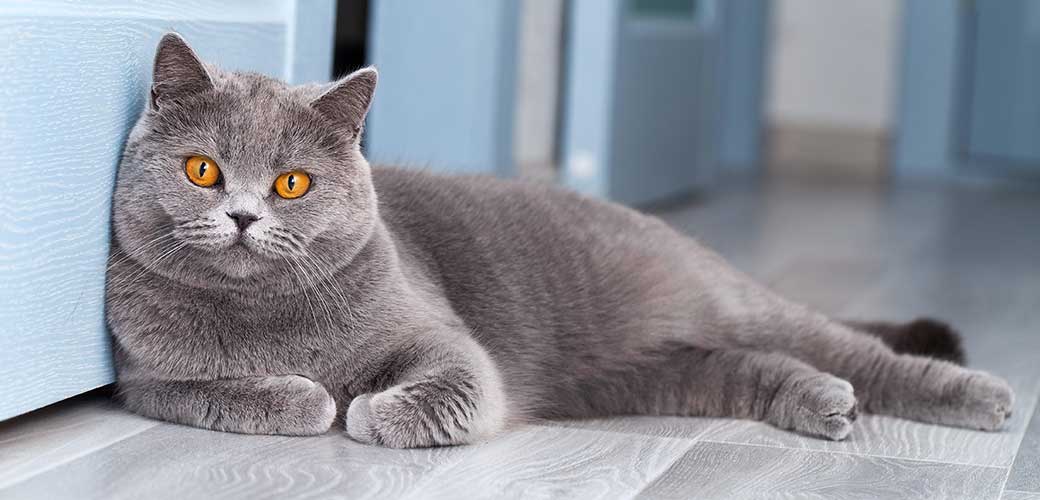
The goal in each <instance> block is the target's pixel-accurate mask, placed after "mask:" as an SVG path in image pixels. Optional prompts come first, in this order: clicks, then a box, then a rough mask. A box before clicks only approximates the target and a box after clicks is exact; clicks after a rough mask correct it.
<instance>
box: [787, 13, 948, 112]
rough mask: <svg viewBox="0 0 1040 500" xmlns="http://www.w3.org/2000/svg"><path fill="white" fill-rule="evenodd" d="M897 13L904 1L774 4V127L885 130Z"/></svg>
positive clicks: (890, 104)
mask: <svg viewBox="0 0 1040 500" xmlns="http://www.w3.org/2000/svg"><path fill="white" fill-rule="evenodd" d="M941 1H946V0H941ZM900 12H901V0H775V3H774V6H773V27H772V43H771V44H770V48H769V50H770V54H769V57H770V68H769V85H768V88H769V90H768V94H767V96H768V97H767V99H768V105H767V110H768V116H769V120H770V122H771V123H772V124H773V125H783V124H794V125H809V126H835V127H842V128H855V129H866V130H870V131H884V130H885V129H887V128H888V127H889V125H890V124H891V121H892V119H891V114H892V108H893V98H894V90H895V89H894V82H895V74H894V72H895V70H896V68H897V63H898V60H897V59H896V57H897V53H898V44H899V27H900V26H899V25H900Z"/></svg>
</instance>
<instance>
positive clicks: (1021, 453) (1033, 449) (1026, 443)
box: [1007, 405, 1040, 496]
mask: <svg viewBox="0 0 1040 500" xmlns="http://www.w3.org/2000/svg"><path fill="white" fill-rule="evenodd" d="M1007 488H1008V489H1009V490H1025V491H1033V492H1036V493H1037V495H1038V496H1040V405H1037V406H1036V409H1035V410H1033V415H1032V419H1031V422H1030V424H1029V427H1028V428H1027V429H1026V432H1025V437H1024V438H1023V439H1022V444H1021V445H1019V447H1018V456H1017V457H1016V458H1015V463H1014V465H1013V466H1012V467H1011V474H1009V475H1008V482H1007Z"/></svg>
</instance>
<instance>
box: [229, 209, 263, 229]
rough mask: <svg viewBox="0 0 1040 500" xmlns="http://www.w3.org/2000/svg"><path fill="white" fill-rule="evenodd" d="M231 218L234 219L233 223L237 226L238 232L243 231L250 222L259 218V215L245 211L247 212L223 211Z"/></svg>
mask: <svg viewBox="0 0 1040 500" xmlns="http://www.w3.org/2000/svg"><path fill="white" fill-rule="evenodd" d="M224 213H226V214H227V216H228V217H231V220H233V221H235V225H236V226H238V230H239V232H241V231H245V230H246V228H247V227H249V225H250V224H252V223H254V222H256V221H258V220H260V218H259V217H257V216H255V215H253V214H251V213H247V212H224Z"/></svg>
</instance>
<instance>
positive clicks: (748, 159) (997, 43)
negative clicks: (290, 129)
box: [334, 0, 1040, 205]
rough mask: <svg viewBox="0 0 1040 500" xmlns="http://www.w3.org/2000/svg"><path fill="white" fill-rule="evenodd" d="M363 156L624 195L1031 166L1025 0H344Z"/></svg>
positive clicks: (988, 175)
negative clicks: (373, 69)
mask: <svg viewBox="0 0 1040 500" xmlns="http://www.w3.org/2000/svg"><path fill="white" fill-rule="evenodd" d="M336 19H337V23H336V28H335V37H336V43H335V65H334V73H335V74H336V75H343V74H345V73H347V72H348V71H350V70H352V69H355V68H357V67H360V66H362V65H364V64H376V65H377V66H378V67H379V69H380V71H381V74H382V78H381V82H380V89H379V91H378V92H377V100H376V103H375V105H374V107H373V111H372V114H371V118H370V123H369V129H368V130H369V136H368V143H367V150H368V153H369V155H370V157H371V158H372V159H373V160H375V161H377V162H386V163H395V164H409V165H418V166H424V167H427V168H431V169H435V170H443V171H452V172H490V173H496V174H500V175H504V176H522V177H533V178H539V179H545V180H551V181H557V182H560V183H563V184H566V185H568V186H571V187H573V188H575V189H578V190H580V191H584V192H588V193H593V194H597V195H602V196H607V197H610V198H612V199H615V200H618V201H622V202H625V203H630V204H637V205H639V204H645V203H653V202H656V201H660V200H668V199H672V198H675V197H681V196H683V195H684V194H688V193H690V192H703V191H706V190H707V191H710V190H711V189H712V188H713V186H717V185H719V183H725V182H727V181H728V180H730V179H748V178H755V179H759V178H768V179H776V178H781V179H790V180H818V179H824V180H828V181H839V182H853V183H864V184H874V185H878V184H886V183H893V182H895V183H899V182H922V181H925V182H929V181H935V182H948V181H951V180H974V181H979V180H982V181H987V180H988V181H999V182H1012V183H1019V184H1026V185H1029V184H1032V183H1035V182H1036V181H1037V179H1038V178H1040V168H1038V166H1040V141H1037V140H1035V138H1036V137H1040V85H1038V84H1040V63H1038V60H1037V58H1035V57H1033V56H1032V54H1033V53H1034V52H1033V49H1034V48H1036V44H1037V43H1038V41H1040V39H1038V34H1040V3H1038V2H1032V1H1029V0H974V1H968V0H964V1H952V0H951V1H939V2H927V1H915V0H871V1H857V0H831V1H819V0H526V1H522V0H486V1H479V2H474V1H467V0H449V1H439V2H395V1H381V2H380V1H369V0H339V1H338V2H337V15H336Z"/></svg>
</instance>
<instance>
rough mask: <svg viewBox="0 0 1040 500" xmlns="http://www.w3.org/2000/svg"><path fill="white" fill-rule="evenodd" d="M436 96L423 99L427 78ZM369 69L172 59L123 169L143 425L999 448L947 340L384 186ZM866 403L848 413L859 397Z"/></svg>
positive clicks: (119, 331) (593, 208) (499, 208)
mask: <svg viewBox="0 0 1040 500" xmlns="http://www.w3.org/2000/svg"><path fill="white" fill-rule="evenodd" d="M416 84H417V85H421V84H422V83H421V81H417V82H416ZM375 87H376V71H375V70H374V69H371V68H366V69H362V70H360V71H357V72H355V73H353V74H351V75H349V76H347V77H346V78H343V79H342V80H339V81H337V82H335V83H333V84H330V85H325V86H317V85H313V86H298V87H290V86H288V85H286V84H284V83H282V82H279V81H276V80H273V79H271V78H267V77H264V76H261V75H256V74H249V73H231V72H225V71H221V70H219V69H217V68H214V67H210V66H206V65H204V64H202V63H201V62H200V61H199V59H198V58H197V57H196V56H195V54H194V53H193V52H192V50H191V49H190V48H189V47H188V46H187V44H186V43H185V42H184V40H182V39H181V38H180V37H178V36H176V35H172V34H170V35H167V36H166V37H164V38H163V39H162V42H160V44H159V48H158V53H157V55H156V60H155V72H154V86H153V87H152V93H151V99H150V103H149V105H148V109H147V110H145V112H144V114H143V115H142V116H141V118H140V121H139V122H138V123H137V125H136V127H134V129H133V131H132V133H131V135H130V137H129V140H128V141H127V145H126V152H125V154H124V156H123V160H122V164H121V165H120V168H119V175H118V180H117V185H116V191H115V201H114V216H113V223H114V241H113V244H112V254H111V260H110V267H109V275H108V284H107V317H108V323H109V326H110V328H111V331H112V334H113V336H114V338H115V342H114V346H115V355H116V363H117V367H118V379H119V383H118V389H119V396H120V398H121V399H122V401H123V402H124V404H125V405H126V407H127V408H129V409H130V410H132V411H135V412H138V413H140V414H142V415H146V416H149V417H154V418H159V419H163V420H169V421H172V422H179V423H182V424H188V425H194V426H199V427H204V428H209V429H217V430H223V431H232V432H243V433H260V434H287V435H308V434H319V433H323V432H326V431H327V430H328V429H329V428H330V426H332V425H333V423H334V422H335V421H336V420H337V417H338V418H339V422H341V423H344V420H343V419H344V418H345V428H346V432H347V434H348V435H349V436H350V437H352V438H353V439H355V440H358V441H361V442H364V443H374V444H379V445H383V446H390V447H417V446H434V445H451V444H462V443H473V442H475V441H478V440H482V439H486V438H488V437H489V436H492V435H494V434H495V433H497V432H499V431H501V430H503V429H504V428H506V427H507V426H509V425H511V424H514V423H519V422H525V421H531V420H533V419H544V418H564V417H567V418H574V417H590V416H597V415H618V414H645V415H702V416H718V417H737V418H749V419H757V420H763V421H766V422H769V423H771V424H773V425H776V426H778V427H781V428H784V429H791V430H794V431H797V432H800V433H804V434H809V435H813V436H821V437H824V438H828V439H843V438H845V437H846V436H848V435H849V432H850V431H851V429H852V424H853V421H854V420H855V419H856V414H857V407H861V408H862V409H863V410H864V411H868V412H875V413H884V414H890V415H896V416H900V417H905V418H910V419H915V420H920V421H924V422H934V423H938V424H947V425H956V426H964V427H970V428H976V429H985V430H995V429H998V428H1000V427H1001V426H1002V425H1003V424H1004V423H1005V421H1006V419H1007V418H1008V416H1009V414H1010V410H1011V407H1012V399H1013V395H1012V391H1011V389H1010V388H1009V386H1008V384H1007V383H1006V382H1004V381H1003V380H1001V379H999V378H997V377H994V376H992V375H988V374H986V373H982V372H978V371H973V370H968V369H965V368H963V367H961V366H958V365H957V364H955V363H953V362H949V361H945V360H939V359H935V358H930V357H925V356H920V355H919V354H934V355H937V356H945V357H947V358H949V359H952V360H954V361H957V360H958V359H959V357H960V355H961V353H960V351H959V346H958V345H957V344H956V338H955V336H954V334H953V333H952V332H951V331H949V330H948V329H946V328H945V327H944V326H943V325H941V324H937V323H934V322H931V321H927V320H924V321H919V322H916V323H913V324H910V325H902V326H900V325H887V324H869V323H855V324H853V323H842V322H837V321H835V320H832V319H829V318H827V317H825V316H823V315H821V314H819V313H816V312H813V311H812V310H810V309H807V308H806V307H803V306H801V305H798V304H794V303H791V302H788V301H786V300H784V299H783V298H780V297H778V296H776V295H774V294H773V293H772V292H770V291H769V290H767V289H766V288H764V287H763V286H761V285H759V284H757V283H755V282H754V281H752V280H751V279H749V278H748V277H746V276H745V275H743V274H741V273H740V272H738V271H736V270H734V269H733V268H731V267H730V266H729V265H727V264H726V262H724V261H723V259H722V258H720V257H719V256H718V255H716V254H714V253H712V252H710V251H709V250H706V249H705V248H703V247H701V246H699V245H698V244H697V243H696V242H694V241H693V240H691V239H690V238H687V237H685V236H683V235H680V234H678V233H677V232H675V231H673V230H672V229H670V228H669V227H668V226H666V225H665V224H664V223H662V222H661V221H659V220H657V219H655V218H653V217H648V216H645V215H641V214H639V213H637V212H635V211H632V210H629V209H627V208H624V207H621V206H618V205H614V204H611V203H607V202H603V201H598V200H594V199H589V198H585V197H582V196H579V195H576V194H573V193H569V192H567V191H564V190H560V189H556V188H553V187H549V186H542V185H535V184H525V183H522V182H511V181H501V180H494V179H489V178H481V177H447V176H436V175H431V174H427V173H422V172H418V171H405V170H394V169H383V168H370V167H369V165H368V163H367V162H366V161H365V159H364V158H363V157H362V155H361V152H360V149H359V141H360V139H361V132H362V125H363V123H364V119H365V115H366V113H367V112H368V107H369V103H370V102H371V99H372V95H373V92H374V90H375ZM853 387H855V394H853Z"/></svg>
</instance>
